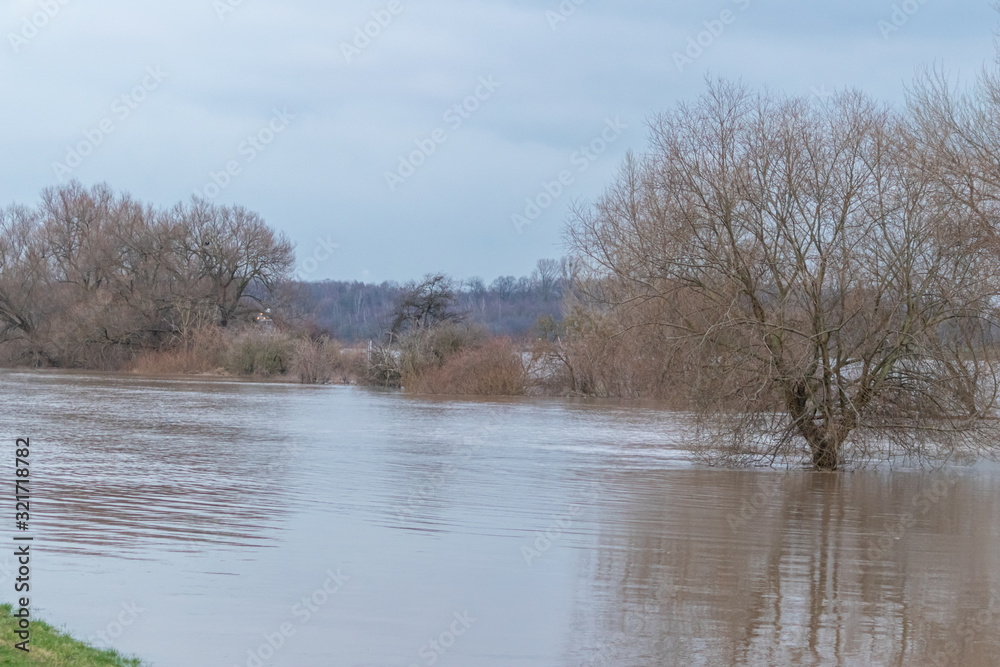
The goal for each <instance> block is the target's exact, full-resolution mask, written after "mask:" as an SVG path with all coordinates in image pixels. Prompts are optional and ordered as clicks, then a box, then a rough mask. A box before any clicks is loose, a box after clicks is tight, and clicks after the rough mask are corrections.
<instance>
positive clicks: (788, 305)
mask: <svg viewBox="0 0 1000 667" xmlns="http://www.w3.org/2000/svg"><path fill="white" fill-rule="evenodd" d="M651 129H652V133H651V134H652V136H651V146H650V151H649V153H648V154H647V155H645V156H642V157H634V156H630V157H629V158H628V159H627V160H626V163H625V164H624V166H623V168H622V170H621V174H620V176H619V178H618V179H617V181H616V182H615V183H614V184H613V185H612V186H611V187H610V188H609V189H608V190H607V192H606V193H605V194H604V195H603V196H602V197H601V198H600V199H599V200H598V201H597V202H596V203H595V204H593V205H592V206H590V207H586V208H581V209H579V210H578V211H577V214H576V216H575V219H574V221H573V223H572V224H571V226H570V229H569V236H570V239H571V243H572V244H573V246H574V247H575V249H576V251H577V252H578V254H579V255H580V256H581V258H582V259H583V260H584V261H585V263H586V264H587V269H588V270H589V276H588V278H589V281H584V285H586V284H590V285H592V286H595V285H596V286H599V289H596V290H593V291H592V292H591V297H592V298H593V299H594V300H595V301H600V302H603V303H604V304H605V305H606V306H609V307H611V308H612V309H615V310H617V311H619V312H621V313H627V314H628V315H629V318H630V322H631V323H632V325H633V326H644V327H654V328H657V329H659V330H662V331H664V332H666V334H667V335H665V336H663V337H662V340H665V341H666V342H665V344H666V345H668V346H671V347H672V348H673V350H672V353H673V355H672V356H673V358H680V359H683V360H684V363H683V364H681V365H678V368H679V369H681V370H680V371H679V377H678V378H677V381H678V383H681V384H683V386H685V387H687V388H688V392H689V396H690V398H691V401H692V404H693V406H694V407H695V408H697V411H698V413H699V414H700V416H701V417H702V423H703V424H705V425H709V426H712V427H717V429H718V431H721V432H722V433H725V434H727V436H728V437H727V438H726V440H725V442H726V443H728V445H727V448H728V449H727V451H726V454H727V455H728V456H730V457H733V458H735V459H738V460H744V461H745V460H748V459H756V458H760V457H766V458H770V459H771V460H773V459H774V458H775V457H778V456H787V455H790V454H794V453H795V452H796V451H801V450H803V449H804V450H805V451H806V452H807V453H808V455H809V458H810V460H811V462H812V464H813V466H815V467H816V468H818V469H836V468H838V467H839V466H841V465H842V464H843V462H844V461H845V457H847V456H852V457H854V458H857V459H864V458H869V457H873V456H877V455H894V454H900V453H905V454H913V455H916V456H921V457H923V456H949V455H951V454H954V453H957V452H960V451H965V450H967V449H969V448H972V449H980V450H982V449H988V448H995V447H997V446H998V445H1000V440H997V439H996V434H997V420H996V409H997V397H998V382H997V365H996V355H995V346H994V344H993V337H994V336H993V333H994V329H993V327H994V322H995V315H996V305H997V302H996V296H997V294H998V285H1000V282H998V277H1000V266H998V264H1000V263H998V252H997V251H998V246H997V244H996V241H995V239H996V228H995V225H996V224H997V221H998V218H997V217H996V216H993V215H990V214H986V213H983V212H982V211H980V210H978V209H977V208H976V207H975V206H972V205H971V204H970V202H969V201H968V198H962V197H957V196H955V192H954V190H955V185H954V183H951V182H950V181H952V180H954V178H953V176H952V175H951V174H952V173H953V172H954V166H955V165H954V164H952V165H950V166H949V165H947V164H945V163H946V160H944V159H943V156H941V155H939V154H938V152H935V151H928V150H927V147H928V145H929V141H928V140H927V137H926V135H925V134H924V135H922V134H921V133H922V132H926V128H925V127H922V126H919V125H918V124H916V123H914V122H912V121H911V120H910V118H909V117H907V116H904V115H901V114H899V113H896V112H894V111H892V110H890V109H889V108H887V107H884V106H881V105H879V104H877V103H875V102H873V101H872V100H870V99H868V98H866V97H865V96H863V95H861V94H859V93H845V94H841V95H839V96H837V97H836V98H835V99H833V100H832V101H831V102H829V103H828V104H824V105H821V106H815V105H812V104H810V102H809V101H808V100H806V99H794V98H780V97H777V96H774V95H770V94H758V93H753V92H751V91H749V90H748V89H746V88H744V87H742V86H740V85H736V84H732V83H726V82H719V83H712V84H710V85H709V88H708V91H707V92H706V93H705V94H704V95H702V96H701V97H700V98H699V99H698V100H697V102H695V103H694V104H682V105H680V106H678V107H677V108H676V109H675V110H673V111H670V112H668V113H665V114H663V115H661V116H660V117H658V118H657V119H656V120H655V121H654V122H653V123H652V126H651ZM952 158H953V160H957V161H958V162H960V163H961V162H963V161H972V157H971V156H970V155H969V154H968V153H961V152H958V153H956V154H955V155H954V156H952ZM967 158H968V160H966V159H967ZM965 166H967V167H968V168H970V169H972V168H974V167H973V166H971V165H965ZM975 187H976V188H981V192H980V193H979V194H978V197H979V199H991V201H993V202H997V201H1000V187H997V186H994V185H993V184H992V183H990V182H989V181H984V180H983V179H979V180H977V181H976V182H975ZM979 199H977V201H979ZM637 313H638V314H640V315H641V317H640V316H637V315H636V314H637ZM713 430H716V429H714V428H713Z"/></svg>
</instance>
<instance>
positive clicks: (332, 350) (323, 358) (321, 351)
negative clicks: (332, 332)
mask: <svg viewBox="0 0 1000 667" xmlns="http://www.w3.org/2000/svg"><path fill="white" fill-rule="evenodd" d="M342 352H343V350H342V349H341V346H340V343H338V342H337V341H333V340H330V339H329V338H327V337H326V336H323V337H322V338H320V339H319V340H311V339H308V338H307V339H305V340H300V341H299V342H298V343H297V344H296V345H295V350H294V351H293V352H292V363H291V372H292V374H293V375H297V376H298V378H299V382H301V383H302V384H327V383H329V382H330V381H331V380H332V379H333V378H334V376H335V375H337V374H338V373H341V372H342V371H343V369H344V367H345V364H344V362H343V360H342V358H341V357H342Z"/></svg>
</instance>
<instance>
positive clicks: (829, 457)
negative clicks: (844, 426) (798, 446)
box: [809, 435, 841, 470]
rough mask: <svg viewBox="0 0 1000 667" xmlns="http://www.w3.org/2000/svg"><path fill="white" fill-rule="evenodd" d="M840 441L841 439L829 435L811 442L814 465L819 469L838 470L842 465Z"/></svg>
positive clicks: (810, 447)
mask: <svg viewBox="0 0 1000 667" xmlns="http://www.w3.org/2000/svg"><path fill="white" fill-rule="evenodd" d="M840 443H841V440H840V439H838V438H835V437H832V436H829V435H825V436H823V437H821V438H819V440H817V441H816V442H809V449H810V450H811V451H812V462H813V466H814V467H815V468H816V469H817V470H836V469H837V468H838V467H840Z"/></svg>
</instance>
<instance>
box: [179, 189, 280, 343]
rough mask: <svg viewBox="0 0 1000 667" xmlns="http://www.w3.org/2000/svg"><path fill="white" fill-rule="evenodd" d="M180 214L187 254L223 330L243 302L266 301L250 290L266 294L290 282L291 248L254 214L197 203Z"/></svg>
mask: <svg viewBox="0 0 1000 667" xmlns="http://www.w3.org/2000/svg"><path fill="white" fill-rule="evenodd" d="M176 214H177V215H178V217H179V219H180V220H181V224H182V225H183V228H184V232H185V235H184V241H183V252H184V253H185V254H186V256H187V257H188V258H189V261H190V262H192V263H193V264H195V265H196V266H197V271H198V276H199V278H201V279H202V280H204V281H206V282H207V286H208V290H209V293H210V294H211V296H212V299H213V300H214V303H215V307H216V309H217V313H218V318H219V323H220V325H221V326H227V325H228V324H229V322H230V320H232V319H233V318H234V317H235V316H236V315H238V314H239V313H240V312H241V308H244V307H245V304H244V300H245V299H251V300H254V301H256V302H258V305H259V304H260V303H261V302H262V299H261V297H260V296H258V295H257V294H256V293H254V292H253V291H251V290H250V289H249V288H250V287H251V286H253V285H256V286H259V287H261V288H262V289H263V291H264V292H265V293H266V292H270V291H271V290H273V289H274V288H275V287H276V286H277V285H278V283H280V282H282V281H284V280H287V279H288V273H289V271H290V270H291V266H292V263H293V260H294V253H293V248H292V244H291V243H290V242H289V241H288V239H287V238H285V236H284V234H281V233H275V231H274V230H272V229H271V228H270V227H268V225H267V224H266V223H265V222H264V220H263V219H262V218H261V217H260V216H259V215H257V214H256V213H253V212H252V211H248V210H247V209H245V208H243V207H242V206H216V205H214V204H211V203H209V202H207V201H205V200H203V199H195V200H193V201H192V202H191V204H190V205H188V206H182V207H178V209H177V211H176Z"/></svg>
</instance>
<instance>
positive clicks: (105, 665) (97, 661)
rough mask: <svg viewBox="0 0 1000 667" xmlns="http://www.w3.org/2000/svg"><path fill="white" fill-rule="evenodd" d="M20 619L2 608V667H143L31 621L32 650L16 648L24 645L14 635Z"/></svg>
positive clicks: (9, 608)
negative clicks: (3, 666)
mask: <svg viewBox="0 0 1000 667" xmlns="http://www.w3.org/2000/svg"><path fill="white" fill-rule="evenodd" d="M16 629H17V619H16V618H14V617H13V616H11V607H10V605H8V604H4V605H0V664H2V665H9V666H10V667H19V666H21V665H25V666H27V665H45V666H46V667H61V666H63V665H65V667H141V666H142V662H141V661H140V660H139V659H138V658H134V657H126V656H123V655H121V654H120V653H118V652H117V651H114V650H102V649H97V648H94V647H93V646H88V645H87V644H84V643H83V642H81V641H78V640H76V639H73V638H72V637H70V636H69V635H67V634H64V633H62V632H60V631H59V630H56V629H55V628H53V627H52V626H51V625H49V624H48V623H45V622H44V621H39V620H34V619H33V620H32V621H31V644H30V646H31V650H30V651H29V652H27V653H25V652H24V651H21V650H19V649H16V648H14V644H16V643H17V642H19V641H21V640H20V639H19V638H18V637H17V635H15V634H14V632H15V630H16Z"/></svg>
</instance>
